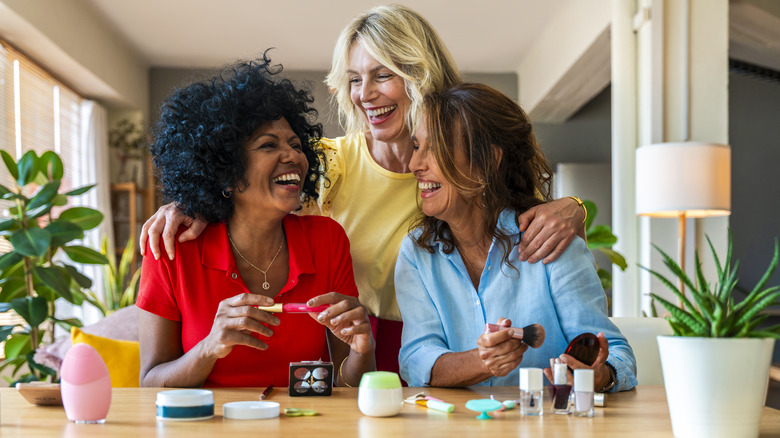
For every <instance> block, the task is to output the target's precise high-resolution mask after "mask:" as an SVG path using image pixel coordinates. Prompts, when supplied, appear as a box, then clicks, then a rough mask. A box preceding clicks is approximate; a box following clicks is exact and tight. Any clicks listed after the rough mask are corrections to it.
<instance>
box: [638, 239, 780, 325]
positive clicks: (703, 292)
mask: <svg viewBox="0 0 780 438" xmlns="http://www.w3.org/2000/svg"><path fill="white" fill-rule="evenodd" d="M707 243H708V244H709V246H710V250H711V251H712V257H713V260H714V261H715V267H716V269H717V273H718V278H717V281H716V283H715V284H714V285H710V284H709V283H708V282H707V280H706V279H705V278H704V273H703V272H702V268H701V262H700V260H699V254H698V251H697V252H696V254H695V259H694V262H695V265H696V273H695V281H692V280H691V278H690V277H688V275H687V274H686V273H685V272H683V270H682V269H680V266H679V265H678V264H677V263H675V261H674V259H672V258H671V257H669V255H667V254H666V253H665V252H663V251H662V250H661V249H660V248H658V247H657V246H656V247H655V248H656V250H657V251H658V252H659V253H660V254H661V256H662V257H663V261H664V265H665V266H666V267H667V268H669V270H670V271H672V273H673V274H674V275H675V277H677V278H678V279H680V280H682V281H683V283H684V284H685V286H686V287H687V290H689V291H690V294H691V297H692V298H693V300H694V302H695V305H694V303H692V302H691V301H690V300H689V299H688V298H687V297H686V296H685V295H683V293H682V292H681V291H680V289H679V288H677V286H675V285H674V284H673V283H672V282H671V281H669V280H668V279H667V278H666V277H664V276H663V275H661V274H660V273H658V272H656V271H653V270H651V269H648V271H649V272H650V273H651V274H652V275H653V276H654V277H656V278H658V279H659V280H660V281H661V282H662V283H663V284H664V285H665V286H666V287H668V288H669V289H670V290H671V291H672V292H673V293H674V294H675V296H677V298H678V299H679V300H680V302H681V303H682V304H683V306H682V307H678V306H677V305H675V304H674V303H672V302H670V301H668V300H666V299H664V298H663V297H660V296H659V295H657V294H654V293H651V294H650V296H651V297H653V299H654V300H655V301H657V302H658V303H660V304H661V305H662V306H663V307H664V308H665V309H666V310H667V311H669V313H670V314H671V316H669V318H668V320H669V325H671V327H672V330H674V334H675V335H676V336H697V337H705V338H706V337H712V338H741V337H745V338H749V337H753V338H755V337H759V338H780V325H775V326H772V327H769V328H759V325H760V324H761V323H762V322H763V321H764V320H765V319H766V318H768V317H769V314H767V313H762V312H763V311H764V310H765V309H767V308H768V307H770V306H772V305H775V304H780V286H773V287H766V283H767V282H768V281H769V278H770V277H771V276H772V274H773V273H774V272H775V269H777V264H778V260H779V259H780V257H779V255H780V253H778V243H777V241H775V252H774V256H773V257H772V261H771V262H770V263H769V268H767V270H766V272H765V273H764V275H763V277H761V280H759V282H758V283H757V284H756V285H755V287H754V288H753V289H752V290H751V291H750V292H749V293H748V294H747V296H746V297H745V298H744V299H743V300H742V301H741V302H739V303H735V302H734V296H733V293H734V289H735V287H736V285H737V268H738V267H739V262H738V261H737V262H736V263H734V267H733V268H732V266H731V246H732V245H731V233H729V246H728V252H727V253H726V259H725V260H724V262H723V265H722V266H721V264H720V260H719V259H718V254H717V253H716V252H715V248H714V247H713V245H712V242H711V241H710V239H709V237H707ZM645 269H646V268H645Z"/></svg>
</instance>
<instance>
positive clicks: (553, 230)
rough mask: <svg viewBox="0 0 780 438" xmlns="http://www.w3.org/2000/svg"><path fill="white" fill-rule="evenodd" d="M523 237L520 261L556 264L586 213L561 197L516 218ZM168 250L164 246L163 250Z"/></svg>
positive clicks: (579, 230) (582, 234)
mask: <svg viewBox="0 0 780 438" xmlns="http://www.w3.org/2000/svg"><path fill="white" fill-rule="evenodd" d="M517 223H518V226H519V228H520V231H521V232H524V233H523V238H522V240H520V244H519V245H518V246H517V251H518V253H519V255H520V261H526V260H528V262H529V263H536V262H538V261H539V260H542V259H544V263H545V264H547V263H550V262H552V261H555V259H557V258H558V257H560V255H561V254H563V251H565V250H566V248H567V247H568V246H569V244H570V243H571V241H572V239H574V236H577V235H579V236H580V237H582V238H583V239H584V238H585V229H584V228H583V225H584V223H585V210H583V209H582V207H580V204H578V203H577V201H575V200H573V199H571V198H561V199H556V200H555V201H550V202H547V203H544V204H540V205H537V206H535V207H532V208H530V209H528V210H527V211H526V212H525V213H523V214H521V215H519V216H518V217H517ZM166 248H167V247H166Z"/></svg>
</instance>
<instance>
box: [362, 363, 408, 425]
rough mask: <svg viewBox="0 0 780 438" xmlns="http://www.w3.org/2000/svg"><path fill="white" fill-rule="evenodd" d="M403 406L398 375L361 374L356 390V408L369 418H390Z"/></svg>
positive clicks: (386, 373) (387, 373) (381, 373)
mask: <svg viewBox="0 0 780 438" xmlns="http://www.w3.org/2000/svg"><path fill="white" fill-rule="evenodd" d="M403 405H404V398H403V392H402V390H401V379H400V378H399V377H398V374H396V373H391V372H387V371H373V372H370V373H365V374H363V377H362V378H361V379H360V389H359V390H358V408H360V412H362V413H363V415H368V416H370V417H392V416H393V415H398V413H399V412H401V408H402V407H403Z"/></svg>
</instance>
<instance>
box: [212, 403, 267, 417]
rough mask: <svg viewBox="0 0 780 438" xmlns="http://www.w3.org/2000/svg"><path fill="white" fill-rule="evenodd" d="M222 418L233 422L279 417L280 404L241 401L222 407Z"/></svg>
mask: <svg viewBox="0 0 780 438" xmlns="http://www.w3.org/2000/svg"><path fill="white" fill-rule="evenodd" d="M222 416H223V417H225V418H230V419H232V420H265V419H266V418H276V417H278V416H279V403H277V402H272V401H240V402H231V403H225V404H224V405H222Z"/></svg>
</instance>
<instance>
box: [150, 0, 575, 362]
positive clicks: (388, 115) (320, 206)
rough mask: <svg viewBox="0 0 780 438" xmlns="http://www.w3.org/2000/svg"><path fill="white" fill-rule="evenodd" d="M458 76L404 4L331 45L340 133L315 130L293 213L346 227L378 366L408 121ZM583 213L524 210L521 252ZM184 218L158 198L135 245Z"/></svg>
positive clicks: (185, 236) (388, 322)
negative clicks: (310, 200) (316, 162)
mask: <svg viewBox="0 0 780 438" xmlns="http://www.w3.org/2000/svg"><path fill="white" fill-rule="evenodd" d="M461 81H462V80H461V77H460V74H459V73H458V70H457V67H456V65H455V63H454V61H453V60H452V57H451V56H450V53H449V51H448V50H447V48H446V46H445V45H444V43H443V42H442V41H441V39H440V38H439V36H438V34H437V33H436V31H435V30H434V28H433V27H432V26H431V25H430V23H428V21H427V20H425V18H423V17H422V16H420V15H419V14H418V13H416V12H415V11H413V10H411V9H409V8H406V7H404V6H398V5H392V6H379V7H376V8H373V9H370V10H368V11H367V12H365V13H363V14H361V15H359V16H357V17H356V18H354V19H353V20H352V21H351V22H350V23H349V24H348V25H347V27H345V28H344V30H343V31H342V32H341V35H340V36H339V39H338V41H337V42H336V48H335V50H334V52H333V62H332V67H331V71H330V73H329V74H328V76H327V79H326V83H327V84H328V87H329V88H330V91H331V94H332V95H333V97H334V99H335V100H336V102H337V103H338V107H339V113H340V115H341V120H342V123H343V125H344V128H345V131H346V135H345V136H344V137H339V138H336V139H323V141H322V145H323V149H324V150H325V153H326V155H327V160H326V164H327V177H328V178H327V180H326V181H325V182H323V183H322V184H321V185H320V190H319V194H320V196H319V200H318V203H317V204H309V205H307V206H305V207H304V209H303V210H302V211H300V212H299V213H300V214H317V215H325V216H329V217H331V218H333V219H335V220H336V221H337V222H338V223H340V224H341V226H342V227H344V230H345V231H346V232H347V236H349V240H350V244H351V253H352V260H353V264H354V271H355V281H356V283H357V286H358V290H359V291H360V302H361V304H363V305H364V306H366V308H367V309H368V311H369V313H370V315H371V316H372V318H371V322H372V328H373V332H374V335H375V336H376V342H377V368H378V369H380V370H388V371H397V370H398V350H399V348H400V344H401V322H400V321H401V315H400V312H399V310H398V305H397V303H396V299H395V287H394V282H393V271H394V268H395V261H396V258H397V256H398V249H399V247H400V245H401V241H402V240H403V238H404V237H405V236H406V234H407V233H408V231H409V227H410V224H411V221H412V219H413V218H414V217H415V216H416V215H417V213H418V211H419V208H418V205H417V199H418V198H417V180H416V179H415V178H414V175H413V174H412V173H411V172H410V170H409V160H410V158H411V156H412V152H413V144H412V138H411V132H413V129H414V126H413V125H414V121H415V120H417V118H418V116H419V113H420V112H421V107H422V101H423V98H424V97H425V95H427V94H429V93H431V92H435V91H442V90H444V89H447V88H449V87H450V86H452V85H454V84H457V83H460V82H461ZM584 218H585V212H584V211H583V210H582V209H581V208H580V207H579V205H578V204H577V203H576V202H575V201H573V200H571V199H568V198H565V199H561V200H558V201H554V202H551V203H549V204H544V205H540V206H538V207H535V208H533V209H531V210H528V211H527V212H525V213H523V214H522V215H520V216H519V222H520V227H521V229H523V230H525V234H524V238H523V241H522V242H521V244H520V245H519V256H520V259H521V260H528V261H529V262H532V263H533V262H536V261H539V260H544V262H545V263H548V262H550V261H552V260H555V258H557V257H558V256H559V255H560V254H561V253H562V252H563V250H564V249H565V248H566V247H567V246H568V244H569V243H570V242H571V241H572V239H573V238H574V236H575V235H577V234H578V233H580V234H582V235H583V237H584V230H582V224H583V222H584ZM182 223H184V224H185V225H191V227H190V229H189V230H188V231H186V232H184V233H182V234H181V235H180V236H179V237H178V239H179V241H186V240H189V239H192V238H194V237H195V236H197V235H198V234H200V232H201V230H203V228H204V227H205V226H206V224H205V223H203V222H199V221H193V220H192V218H189V217H187V216H186V215H184V214H183V213H182V212H181V211H180V208H179V207H177V206H175V205H173V204H168V205H166V206H163V207H161V208H160V210H158V212H157V213H155V215H154V216H152V217H151V218H150V219H149V220H148V221H147V222H146V223H145V224H144V227H143V231H142V233H141V242H142V245H141V247H142V248H144V247H145V244H146V242H145V241H146V238H147V234H148V236H149V240H150V247H151V250H152V252H153V254H154V256H155V257H159V254H160V248H159V240H160V236H162V238H163V242H164V245H165V247H166V248H167V249H168V248H172V247H173V245H174V242H175V240H176V230H177V229H178V227H179V225H180V224H182ZM167 253H168V254H169V255H172V254H173V251H167Z"/></svg>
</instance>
